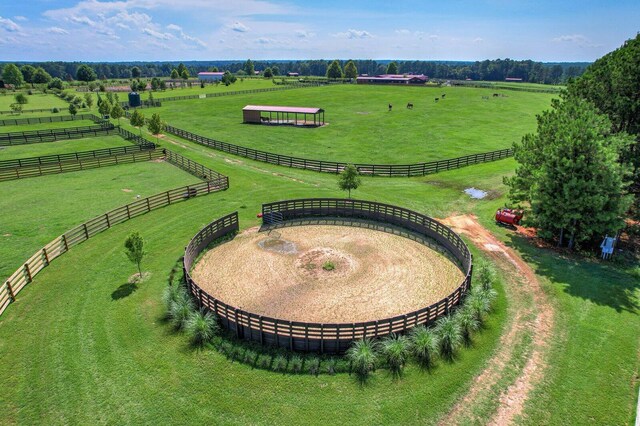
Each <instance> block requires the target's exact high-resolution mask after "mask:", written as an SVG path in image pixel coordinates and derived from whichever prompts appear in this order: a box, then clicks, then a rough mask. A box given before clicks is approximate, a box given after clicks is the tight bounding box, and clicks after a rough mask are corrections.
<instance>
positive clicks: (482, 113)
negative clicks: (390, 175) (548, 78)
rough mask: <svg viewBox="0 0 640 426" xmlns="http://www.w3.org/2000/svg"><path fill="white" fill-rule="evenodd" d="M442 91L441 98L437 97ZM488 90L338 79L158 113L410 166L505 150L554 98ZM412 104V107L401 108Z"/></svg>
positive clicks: (327, 153) (272, 145)
mask: <svg viewBox="0 0 640 426" xmlns="http://www.w3.org/2000/svg"><path fill="white" fill-rule="evenodd" d="M443 93H446V94H447V96H446V98H445V99H441V100H440V101H438V102H435V101H434V99H435V98H436V97H438V98H439V97H441V95H442V94H443ZM492 93H493V92H492V90H491V89H472V88H458V87H448V88H430V87H388V86H376V87H374V86H362V85H336V86H330V87H317V88H306V89H296V90H286V91H282V92H275V93H256V94H248V95H238V96H229V97H221V98H209V99H196V100H190V101H175V102H166V103H164V104H163V105H162V107H161V108H159V109H158V110H159V111H158V112H159V113H160V114H161V116H162V117H163V119H164V120H166V121H167V123H169V124H171V125H172V126H175V127H178V128H181V129H185V130H189V131H191V132H194V133H197V134H200V135H203V136H208V137H211V138H214V139H217V140H221V141H224V142H229V143H233V144H236V145H241V146H245V147H250V148H255V149H259V150H263V151H269V152H275V153H279V154H285V155H291V156H297V157H303V158H310V159H316V160H320V159H322V160H326V161H346V162H358V163H378V164H380V163H382V164H389V163H393V164H408V163H417V162H425V161H432V160H441V159H446V158H453V157H459V156H462V155H467V154H474V153H480V152H487V151H493V150H497V149H504V148H509V147H511V144H512V143H513V142H514V141H515V140H518V139H520V138H521V137H522V135H523V134H525V133H527V132H531V131H533V130H534V129H535V125H536V118H535V115H536V114H538V113H540V112H541V111H543V110H544V109H545V108H547V107H548V106H549V104H550V102H551V99H552V98H553V95H549V94H539V93H528V92H515V91H504V93H503V94H504V95H505V96H504V97H492V96H491V94H492ZM501 93H502V92H501ZM483 96H489V99H488V100H484V99H483ZM409 102H411V103H413V104H414V108H413V109H407V108H406V105H407V103H409ZM248 104H253V105H284V106H308V107H319V108H324V109H325V120H326V122H327V123H328V124H327V125H325V126H323V127H320V128H299V127H292V126H275V125H251V124H243V123H242V108H243V107H244V106H245V105H248ZM388 104H392V105H393V109H392V111H388V108H387V106H388ZM154 112H155V111H154ZM149 113H150V112H149Z"/></svg>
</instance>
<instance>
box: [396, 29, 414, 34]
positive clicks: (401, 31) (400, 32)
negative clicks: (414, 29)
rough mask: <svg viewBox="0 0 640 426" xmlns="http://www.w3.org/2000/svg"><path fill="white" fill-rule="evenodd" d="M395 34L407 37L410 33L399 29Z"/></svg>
mask: <svg viewBox="0 0 640 426" xmlns="http://www.w3.org/2000/svg"><path fill="white" fill-rule="evenodd" d="M396 34H400V35H409V34H411V31H409V30H406V29H401V30H396Z"/></svg>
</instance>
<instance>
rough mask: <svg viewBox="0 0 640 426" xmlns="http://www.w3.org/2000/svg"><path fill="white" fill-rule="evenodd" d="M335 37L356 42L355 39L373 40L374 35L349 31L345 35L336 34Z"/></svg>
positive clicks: (367, 32) (359, 31) (366, 32)
mask: <svg viewBox="0 0 640 426" xmlns="http://www.w3.org/2000/svg"><path fill="white" fill-rule="evenodd" d="M334 37H338V38H348V39H351V40H355V39H365V38H372V37H373V34H371V33H370V32H369V31H364V30H354V29H348V30H347V31H346V32H344V33H337V34H334Z"/></svg>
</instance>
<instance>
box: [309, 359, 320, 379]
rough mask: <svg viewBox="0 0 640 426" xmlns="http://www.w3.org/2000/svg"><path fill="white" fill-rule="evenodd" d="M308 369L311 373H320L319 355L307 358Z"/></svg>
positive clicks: (315, 374)
mask: <svg viewBox="0 0 640 426" xmlns="http://www.w3.org/2000/svg"><path fill="white" fill-rule="evenodd" d="M307 370H308V371H309V374H313V375H314V376H317V375H318V374H320V358H318V357H317V356H314V357H311V358H309V359H308V360H307Z"/></svg>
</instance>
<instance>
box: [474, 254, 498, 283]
mask: <svg viewBox="0 0 640 426" xmlns="http://www.w3.org/2000/svg"><path fill="white" fill-rule="evenodd" d="M475 272H476V273H475V276H476V277H477V278H478V281H479V282H480V285H481V287H482V288H483V289H490V288H491V286H492V284H493V283H494V281H495V280H496V270H495V268H494V267H493V265H492V264H490V263H489V262H487V261H485V260H481V261H479V262H477V263H476V268H475Z"/></svg>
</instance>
